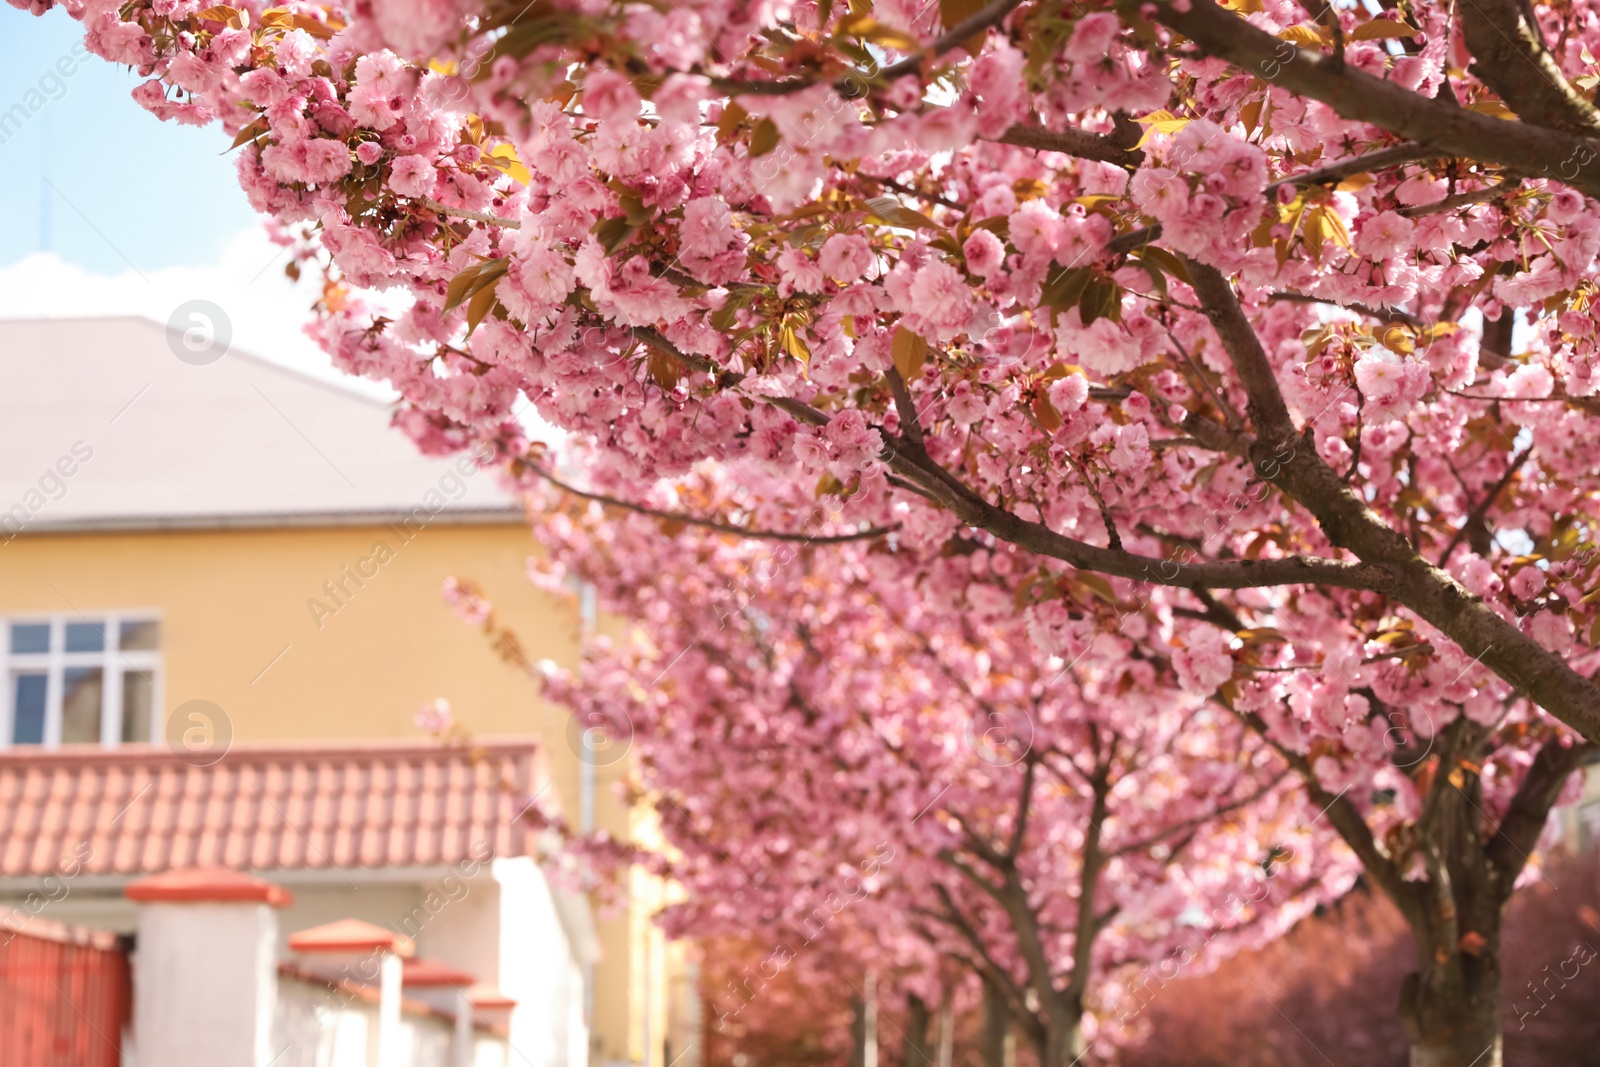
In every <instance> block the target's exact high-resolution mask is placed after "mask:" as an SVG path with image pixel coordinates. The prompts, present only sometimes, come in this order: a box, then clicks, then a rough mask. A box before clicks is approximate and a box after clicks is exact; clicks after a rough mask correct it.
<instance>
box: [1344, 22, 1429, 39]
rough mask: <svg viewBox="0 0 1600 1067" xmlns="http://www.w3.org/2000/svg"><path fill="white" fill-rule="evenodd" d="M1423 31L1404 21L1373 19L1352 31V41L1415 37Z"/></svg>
mask: <svg viewBox="0 0 1600 1067" xmlns="http://www.w3.org/2000/svg"><path fill="white" fill-rule="evenodd" d="M1421 32H1422V31H1421V30H1419V29H1417V27H1415V26H1408V25H1406V24H1405V23H1404V22H1395V21H1394V20H1393V19H1373V20H1372V21H1371V22H1367V23H1363V24H1362V25H1360V26H1357V27H1356V28H1355V29H1354V30H1353V31H1351V33H1350V37H1349V39H1350V40H1352V41H1382V40H1386V39H1388V38H1391V37H1415V36H1417V34H1419V33H1421Z"/></svg>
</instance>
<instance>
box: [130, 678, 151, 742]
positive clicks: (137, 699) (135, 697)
mask: <svg viewBox="0 0 1600 1067" xmlns="http://www.w3.org/2000/svg"><path fill="white" fill-rule="evenodd" d="M155 691H156V685H155V675H153V674H151V673H150V672H149V671H125V672H123V675H122V739H123V740H124V741H148V740H150V707H151V705H152V704H154V703H155Z"/></svg>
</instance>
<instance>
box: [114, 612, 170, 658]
mask: <svg viewBox="0 0 1600 1067" xmlns="http://www.w3.org/2000/svg"><path fill="white" fill-rule="evenodd" d="M118 647H119V648H123V649H126V650H128V651H134V650H139V651H147V650H148V651H154V650H155V649H158V648H160V647H161V624H160V623H159V622H156V621H155V620H154V619H141V620H138V621H128V622H124V623H123V624H122V635H121V643H120V644H119V645H118Z"/></svg>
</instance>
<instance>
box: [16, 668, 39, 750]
mask: <svg viewBox="0 0 1600 1067" xmlns="http://www.w3.org/2000/svg"><path fill="white" fill-rule="evenodd" d="M45 689H46V685H45V676H44V675H43V674H42V673H41V674H19V675H17V676H16V677H15V680H14V682H13V684H12V689H11V696H12V701H11V743H12V744H14V745H42V744H43V743H44V698H45Z"/></svg>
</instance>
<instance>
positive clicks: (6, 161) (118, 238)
mask: <svg viewBox="0 0 1600 1067" xmlns="http://www.w3.org/2000/svg"><path fill="white" fill-rule="evenodd" d="M81 40H82V32H81V30H80V28H79V26H78V24H77V23H75V22H73V21H72V20H71V19H69V18H68V17H67V15H66V13H65V12H64V11H61V10H59V9H57V10H54V11H50V12H48V13H47V14H45V15H44V16H43V17H41V18H35V17H34V16H32V15H28V14H26V13H25V12H22V11H18V10H16V9H15V8H12V7H9V6H6V7H3V8H0V112H5V111H7V110H9V109H10V108H11V107H12V105H14V104H18V103H23V104H24V106H25V107H26V105H27V103H28V102H32V103H35V104H37V103H38V101H39V100H40V99H41V98H43V100H44V104H43V106H42V107H40V108H39V109H38V111H37V112H36V113H34V114H31V115H30V116H29V117H28V118H27V119H26V120H25V121H24V122H23V123H22V124H21V126H20V127H18V128H16V129H15V131H14V132H10V135H9V137H8V136H7V132H9V131H7V132H0V138H5V143H3V144H0V197H3V205H0V206H3V210H4V215H3V216H0V217H3V218H4V219H5V222H4V226H3V229H0V266H4V265H9V264H13V263H16V262H17V261H19V260H21V259H22V258H23V257H25V256H27V255H29V254H30V253H34V252H40V251H54V252H55V253H56V254H57V255H59V256H60V257H61V258H62V259H63V260H65V261H66V262H68V263H72V264H76V265H78V266H81V267H83V268H85V269H87V270H91V271H94V272H95V273H99V274H116V273H120V272H121V271H124V270H126V269H127V268H128V266H129V264H132V266H133V267H135V268H137V269H138V270H140V271H146V272H148V271H152V270H159V269H161V268H164V267H173V266H186V265H197V264H202V263H210V262H214V261H215V260H216V259H217V258H218V256H219V255H220V253H221V251H222V249H223V247H224V246H225V245H226V244H227V242H228V240H229V239H230V238H232V237H234V236H235V235H237V234H238V233H239V232H240V231H243V230H246V229H249V228H251V227H253V226H255V225H256V217H255V212H254V211H252V210H251V208H250V205H249V204H248V203H247V202H246V201H245V198H244V194H243V193H242V192H240V190H239V186H238V183H237V182H236V181H235V180H234V177H233V161H232V158H231V157H230V156H225V155H223V154H221V153H222V152H223V151H224V150H225V149H226V148H227V147H228V138H227V136H226V135H225V134H223V132H222V130H221V128H220V127H209V128H205V129H195V128H194V127H181V126H177V125H175V124H173V123H170V122H158V121H157V120H156V118H155V116H153V115H151V114H149V113H148V112H146V111H145V110H144V109H143V108H141V107H139V106H138V105H137V104H135V103H134V102H133V101H132V100H131V99H130V98H129V96H128V93H129V92H130V91H131V90H132V89H133V88H134V86H136V85H138V84H139V79H138V77H137V76H136V75H135V74H134V73H133V72H132V71H129V70H125V69H122V68H118V67H115V66H113V65H111V64H110V63H107V62H105V61H104V60H101V59H99V58H98V57H95V56H88V55H84V56H81V57H74V56H73V52H72V49H73V46H74V45H76V44H78V43H79V42H80V41H81ZM63 57H65V58H67V59H68V61H69V63H70V64H72V65H75V66H76V68H77V69H76V72H75V73H73V74H72V75H71V77H67V78H60V79H59V80H58V79H57V77H56V75H58V73H59V72H58V71H56V69H55V64H56V61H57V60H59V59H62V58H63ZM41 78H43V79H45V84H44V87H43V91H40V92H39V95H37V96H32V97H30V96H29V91H30V90H40V89H41V86H40V80H41ZM63 89H64V91H63ZM52 96H55V97H58V98H57V99H52V98H51V97H52ZM46 183H49V184H46ZM51 185H54V186H55V190H52V189H51V188H50V186H51ZM178 205H181V206H182V210H181V214H180V212H179V211H177V210H175V209H176V207H177V206H178ZM97 231H98V232H97Z"/></svg>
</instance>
